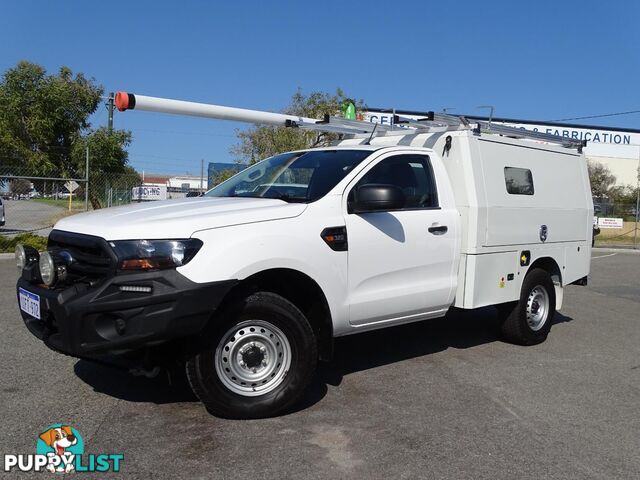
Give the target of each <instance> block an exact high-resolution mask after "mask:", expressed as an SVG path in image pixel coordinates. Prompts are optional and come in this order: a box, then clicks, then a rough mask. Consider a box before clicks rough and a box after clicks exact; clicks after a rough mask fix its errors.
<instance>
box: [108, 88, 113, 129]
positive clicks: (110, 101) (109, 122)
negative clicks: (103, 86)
mask: <svg viewBox="0 0 640 480" xmlns="http://www.w3.org/2000/svg"><path fill="white" fill-rule="evenodd" d="M107 110H108V112H109V120H108V123H107V126H108V128H109V133H111V132H113V92H109V99H108V100H107Z"/></svg>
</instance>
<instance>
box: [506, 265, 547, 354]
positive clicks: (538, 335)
mask: <svg viewBox="0 0 640 480" xmlns="http://www.w3.org/2000/svg"><path fill="white" fill-rule="evenodd" d="M507 305H510V306H511V310H510V311H509V312H508V313H507V312H504V313H507V314H506V315H505V319H504V321H503V323H502V335H503V336H504V338H505V340H507V341H509V342H512V343H517V344H519V345H536V344H538V343H542V342H544V341H545V340H546V339H547V335H549V331H550V330H551V323H552V321H553V317H554V315H555V313H556V294H555V289H554V286H553V281H552V280H551V277H550V276H549V273H547V271H546V270H543V269H541V268H534V269H533V270H531V271H530V272H529V273H528V274H527V276H526V277H525V279H524V281H523V282H522V290H521V293H520V300H519V301H518V302H517V303H516V304H505V308H506V306H507ZM499 310H500V309H499Z"/></svg>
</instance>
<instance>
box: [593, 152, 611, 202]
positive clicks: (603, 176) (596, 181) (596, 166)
mask: <svg viewBox="0 0 640 480" xmlns="http://www.w3.org/2000/svg"><path fill="white" fill-rule="evenodd" d="M587 168H588V170H589V181H590V182H591V195H593V196H594V197H597V198H602V197H608V196H609V192H610V191H611V187H612V186H613V184H614V183H616V177H615V175H613V174H612V173H611V170H609V167H607V166H606V165H603V164H601V163H598V162H594V161H591V160H587Z"/></svg>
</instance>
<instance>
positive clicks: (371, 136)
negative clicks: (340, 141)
mask: <svg viewBox="0 0 640 480" xmlns="http://www.w3.org/2000/svg"><path fill="white" fill-rule="evenodd" d="M376 128H378V124H377V123H374V124H373V130H371V135H369V138H368V139H367V141H366V142H364V144H365V145H371V139H372V138H373V136H374V135H375V134H376Z"/></svg>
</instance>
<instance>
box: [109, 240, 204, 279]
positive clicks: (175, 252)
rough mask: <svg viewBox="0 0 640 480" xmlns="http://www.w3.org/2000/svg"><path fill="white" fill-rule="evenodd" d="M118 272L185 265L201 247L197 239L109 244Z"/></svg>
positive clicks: (133, 241)
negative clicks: (116, 262) (115, 259)
mask: <svg viewBox="0 0 640 480" xmlns="http://www.w3.org/2000/svg"><path fill="white" fill-rule="evenodd" d="M110 245H111V247H112V248H113V251H114V252H115V254H116V256H117V257H118V268H119V269H120V270H129V271H130V270H160V269H164V268H175V267H180V266H182V265H186V264H187V263H189V261H190V260H191V259H192V258H193V257H194V256H195V254H196V253H198V250H200V247H202V241H200V240H198V239H197V238H188V239H183V240H119V241H113V242H110Z"/></svg>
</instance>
